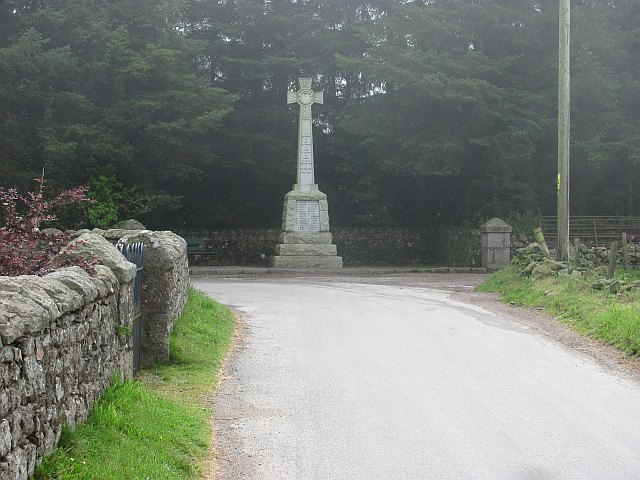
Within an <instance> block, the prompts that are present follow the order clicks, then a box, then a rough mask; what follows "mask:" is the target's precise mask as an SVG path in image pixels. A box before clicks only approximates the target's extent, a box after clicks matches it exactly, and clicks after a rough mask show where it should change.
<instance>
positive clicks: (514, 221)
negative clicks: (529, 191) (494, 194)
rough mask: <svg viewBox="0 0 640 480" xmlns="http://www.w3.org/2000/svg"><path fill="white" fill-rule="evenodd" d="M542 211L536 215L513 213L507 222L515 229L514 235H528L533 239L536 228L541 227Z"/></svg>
mask: <svg viewBox="0 0 640 480" xmlns="http://www.w3.org/2000/svg"><path fill="white" fill-rule="evenodd" d="M541 216H542V215H541V214H540V211H539V210H538V211H537V212H536V213H534V214H532V213H522V212H511V213H510V214H509V215H508V216H507V218H506V222H507V223H508V224H509V225H511V228H513V234H514V235H526V236H527V237H531V235H532V233H531V232H533V229H534V228H537V227H539V226H540V217H541Z"/></svg>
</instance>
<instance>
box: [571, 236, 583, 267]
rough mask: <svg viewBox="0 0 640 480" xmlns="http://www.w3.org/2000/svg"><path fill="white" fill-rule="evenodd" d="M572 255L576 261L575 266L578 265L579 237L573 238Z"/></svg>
mask: <svg viewBox="0 0 640 480" xmlns="http://www.w3.org/2000/svg"><path fill="white" fill-rule="evenodd" d="M573 255H574V260H575V263H576V267H580V263H581V262H580V239H579V238H574V239H573Z"/></svg>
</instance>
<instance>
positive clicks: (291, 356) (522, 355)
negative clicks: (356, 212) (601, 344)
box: [194, 277, 640, 480]
mask: <svg viewBox="0 0 640 480" xmlns="http://www.w3.org/2000/svg"><path fill="white" fill-rule="evenodd" d="M194 283H195V285H196V286H197V287H198V288H200V289H202V290H204V291H205V292H207V293H208V294H210V295H211V296H212V297H214V298H216V299H218V300H219V301H220V302H222V303H224V304H226V305H230V306H232V307H234V308H235V309H236V310H237V311H239V312H240V314H241V319H242V320H243V324H244V326H243V327H241V328H240V331H239V332H240V336H239V340H238V342H237V345H236V348H235V350H234V353H233V354H232V355H231V357H230V360H229V363H228V365H227V367H226V372H225V375H226V379H225V380H224V381H223V382H222V384H221V387H220V390H219V392H218V394H217V397H216V400H215V404H216V421H215V428H216V432H217V438H218V454H217V456H218V464H219V466H220V472H219V474H220V478H222V479H230V478H238V479H260V480H268V479H278V480H284V479H301V480H307V479H309V480H310V479H319V480H320V479H322V480H325V479H352V480H355V479H448V480H453V479H464V480H475V479H491V480H499V479H514V480H534V479H535V480H543V479H544V480H546V479H576V480H585V479H594V480H596V479H597V480H611V479H629V480H631V479H638V478H640V383H638V382H637V381H636V380H634V379H632V378H630V377H626V376H624V375H621V374H619V373H616V372H614V371H609V370H608V369H606V368H605V367H603V366H601V365H600V364H599V363H597V362H595V361H594V360H593V359H592V358H590V357H587V356H586V355H582V354H580V353H579V352H576V351H574V350H571V349H569V348H567V347H564V346H563V345H561V344H559V343H557V342H555V341H554V340H553V339H551V338H549V337H547V336H545V335H544V334H542V333H540V332H538V331H537V330H536V329H532V328H531V327H529V326H527V325H525V324H522V323H519V322H517V321H515V320H513V319H511V318H508V317H505V316H499V315H496V314H493V313H491V312H489V311H488V310H485V309H483V308H480V307H478V306H474V305H472V304H468V303H465V302H464V301H456V300H453V299H452V296H451V295H450V293H449V292H446V291H443V290H432V289H429V288H425V287H417V286H407V285H406V284H405V285H404V286H403V285H402V282H401V281H400V282H387V283H391V284H387V285H377V284H371V283H369V284H365V283H358V282H345V281H344V279H340V278H326V277H325V278H319V279H316V280H313V279H299V280H296V279H284V278H280V279H264V280H242V279H227V280H225V279H199V280H196V281H195V282H194ZM393 283H397V284H395V285H394V284H393ZM463 283H464V282H463ZM458 287H459V286H458ZM460 289H462V290H464V287H462V288H458V290H460ZM463 298H464V297H463Z"/></svg>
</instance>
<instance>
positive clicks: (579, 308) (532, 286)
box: [478, 265, 640, 356]
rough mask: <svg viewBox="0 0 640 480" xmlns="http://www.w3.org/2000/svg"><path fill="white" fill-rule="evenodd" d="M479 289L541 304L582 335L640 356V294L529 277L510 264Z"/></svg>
mask: <svg viewBox="0 0 640 480" xmlns="http://www.w3.org/2000/svg"><path fill="white" fill-rule="evenodd" d="M633 275H637V273H635V272H625V271H620V272H616V276H617V277H618V278H636V277H634V276H633ZM478 290H479V291H485V292H496V293H498V294H499V295H500V298H501V300H502V301H504V302H507V303H513V304H516V305H523V306H526V307H539V308H542V309H544V310H545V311H546V312H548V313H550V314H551V315H553V316H556V317H558V318H560V319H562V320H564V321H566V322H568V323H570V324H572V325H574V327H575V329H576V330H577V331H578V332H580V333H583V334H586V335H590V336H592V337H594V338H596V339H598V340H601V341H603V342H606V343H609V344H611V345H615V346H616V347H617V348H619V349H620V350H622V351H624V352H625V353H627V354H629V355H632V356H640V293H639V292H638V291H637V289H636V290H635V291H632V292H633V293H625V294H612V293H609V292H608V291H602V290H594V289H592V288H591V287H590V286H589V285H587V284H585V283H584V282H580V281H576V280H572V279H568V278H561V277H554V278H546V279H543V280H530V279H529V278H528V277H523V276H522V275H520V274H519V273H518V272H517V271H516V269H515V268H514V267H513V266H512V265H510V266H508V267H506V268H504V269H503V270H500V271H499V272H496V273H494V274H493V275H491V276H490V277H489V278H488V279H487V280H485V281H484V282H483V283H482V284H481V285H480V286H479V287H478Z"/></svg>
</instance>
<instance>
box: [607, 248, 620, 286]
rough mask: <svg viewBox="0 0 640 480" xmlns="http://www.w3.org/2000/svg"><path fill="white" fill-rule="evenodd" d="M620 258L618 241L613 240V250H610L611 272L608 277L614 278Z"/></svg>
mask: <svg viewBox="0 0 640 480" xmlns="http://www.w3.org/2000/svg"><path fill="white" fill-rule="evenodd" d="M617 258H618V242H616V241H615V240H614V241H613V242H611V250H609V272H608V278H609V279H612V278H613V276H614V275H615V273H616V260H617Z"/></svg>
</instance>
